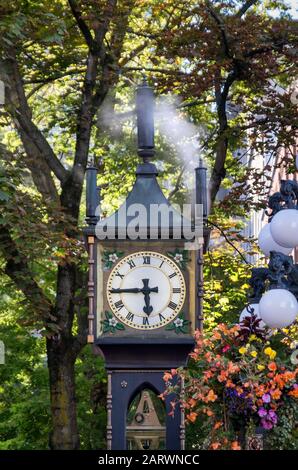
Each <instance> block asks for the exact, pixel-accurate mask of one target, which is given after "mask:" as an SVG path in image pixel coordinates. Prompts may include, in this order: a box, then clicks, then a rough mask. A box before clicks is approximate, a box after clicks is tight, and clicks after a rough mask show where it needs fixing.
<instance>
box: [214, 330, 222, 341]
mask: <svg viewBox="0 0 298 470" xmlns="http://www.w3.org/2000/svg"><path fill="white" fill-rule="evenodd" d="M212 337H213V338H215V339H221V334H220V333H219V332H218V331H216V330H215V331H214V333H213V335H212Z"/></svg>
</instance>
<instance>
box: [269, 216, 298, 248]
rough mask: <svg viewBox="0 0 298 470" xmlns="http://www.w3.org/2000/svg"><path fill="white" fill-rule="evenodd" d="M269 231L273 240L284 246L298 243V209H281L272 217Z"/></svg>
mask: <svg viewBox="0 0 298 470" xmlns="http://www.w3.org/2000/svg"><path fill="white" fill-rule="evenodd" d="M269 225H270V231H271V235H272V238H273V240H274V241H275V242H276V243H277V244H278V245H281V246H283V247H285V248H295V246H297V245H298V210H296V209H283V210H281V211H279V212H277V214H275V216H274V217H273V218H272V220H271V222H270V224H269Z"/></svg>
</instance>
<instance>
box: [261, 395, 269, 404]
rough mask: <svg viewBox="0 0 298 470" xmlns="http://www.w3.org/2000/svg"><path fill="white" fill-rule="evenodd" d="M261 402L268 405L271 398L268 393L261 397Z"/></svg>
mask: <svg viewBox="0 0 298 470" xmlns="http://www.w3.org/2000/svg"><path fill="white" fill-rule="evenodd" d="M262 400H263V403H270V401H271V397H270V395H269V393H264V395H263V396H262Z"/></svg>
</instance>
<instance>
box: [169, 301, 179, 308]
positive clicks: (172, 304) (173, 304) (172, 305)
mask: <svg viewBox="0 0 298 470" xmlns="http://www.w3.org/2000/svg"><path fill="white" fill-rule="evenodd" d="M168 307H169V308H171V309H172V310H175V309H176V307H177V304H175V302H172V301H171V302H170V303H169V305H168Z"/></svg>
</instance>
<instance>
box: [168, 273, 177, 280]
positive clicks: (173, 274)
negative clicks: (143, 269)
mask: <svg viewBox="0 0 298 470" xmlns="http://www.w3.org/2000/svg"><path fill="white" fill-rule="evenodd" d="M175 276H177V273H172V274H170V275H169V278H170V279H172V277H175Z"/></svg>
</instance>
